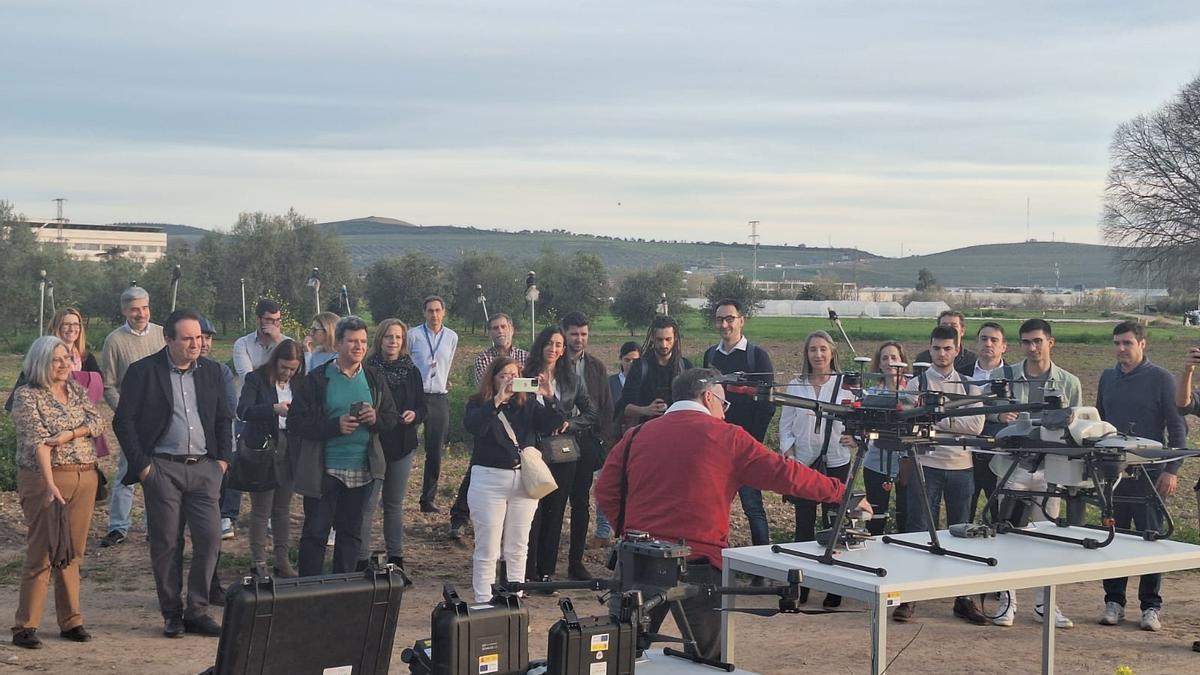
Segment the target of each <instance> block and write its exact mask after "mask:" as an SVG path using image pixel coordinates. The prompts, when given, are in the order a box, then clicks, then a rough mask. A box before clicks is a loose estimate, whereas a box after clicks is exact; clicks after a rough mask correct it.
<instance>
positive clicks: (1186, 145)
mask: <svg viewBox="0 0 1200 675" xmlns="http://www.w3.org/2000/svg"><path fill="white" fill-rule="evenodd" d="M1110 154H1111V160H1112V167H1111V168H1110V169H1109V173H1108V185H1107V186H1106V188H1105V191H1104V212H1103V215H1102V216H1101V225H1102V228H1103V232H1104V237H1105V239H1107V240H1108V241H1109V242H1110V243H1112V244H1115V245H1119V246H1127V247H1129V250H1128V252H1127V253H1126V255H1125V259H1124V260H1123V261H1122V262H1123V263H1124V265H1125V267H1126V268H1129V269H1130V270H1131V271H1135V272H1139V273H1141V274H1149V275H1153V276H1155V277H1157V278H1158V279H1159V280H1162V281H1166V282H1168V283H1172V284H1175V285H1180V286H1182V285H1186V286H1187V287H1190V288H1194V287H1195V282H1196V271H1195V269H1194V268H1195V265H1194V261H1195V260H1196V259H1197V256H1198V255H1200V77H1198V78H1196V79H1194V80H1192V81H1191V82H1189V83H1188V84H1186V85H1185V86H1184V87H1183V88H1182V89H1181V90H1180V91H1179V93H1178V94H1176V95H1175V96H1174V97H1173V98H1172V99H1171V100H1169V101H1167V102H1166V103H1164V104H1163V105H1162V106H1161V107H1159V108H1158V109H1157V110H1155V111H1154V112H1152V113H1150V114H1147V115H1139V116H1137V117H1135V118H1133V119H1132V120H1129V121H1128V122H1124V123H1122V124H1121V125H1120V126H1119V127H1117V130H1116V132H1115V133H1114V134H1113V141H1112V145H1111V147H1110ZM1139 276H1140V274H1139Z"/></svg>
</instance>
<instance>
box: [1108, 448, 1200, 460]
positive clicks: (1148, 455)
mask: <svg viewBox="0 0 1200 675" xmlns="http://www.w3.org/2000/svg"><path fill="white" fill-rule="evenodd" d="M1126 452H1128V453H1129V454H1131V455H1137V456H1138V457H1143V458H1145V459H1149V460H1154V461H1156V462H1169V461H1171V460H1175V459H1186V458H1188V457H1197V456H1200V450H1193V449H1191V448H1179V449H1171V448H1166V449H1163V450H1157V449H1153V448H1145V449H1140V450H1126Z"/></svg>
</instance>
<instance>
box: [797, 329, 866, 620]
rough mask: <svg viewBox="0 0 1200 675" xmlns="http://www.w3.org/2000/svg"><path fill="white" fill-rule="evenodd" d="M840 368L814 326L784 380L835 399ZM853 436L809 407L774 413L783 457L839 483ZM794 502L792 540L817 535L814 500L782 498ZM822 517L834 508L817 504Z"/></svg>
mask: <svg viewBox="0 0 1200 675" xmlns="http://www.w3.org/2000/svg"><path fill="white" fill-rule="evenodd" d="M841 371H842V368H841V365H840V364H839V362H838V350H837V345H836V344H834V342H833V338H832V337H831V336H830V335H829V333H826V332H825V331H823V330H818V331H813V332H812V333H809V334H808V337H807V338H805V340H804V365H803V366H802V367H801V370H800V376H799V377H797V378H794V379H793V380H792V381H791V382H789V383H788V386H787V393H788V394H791V395H792V396H801V397H804V398H810V399H816V400H820V401H832V402H837V401H838V400H839V399H840V398H841V395H840V393H839V392H840V391H841V388H842V372H841ZM853 443H854V441H853V440H852V439H849V438H848V437H846V436H844V435H843V426H842V423H841V422H838V421H835V420H829V419H822V418H820V417H817V416H816V415H815V414H814V413H813V412H812V411H811V410H802V409H800V408H793V407H790V406H784V408H783V411H782V412H781V413H780V416H779V449H780V450H781V451H782V452H783V455H784V457H788V458H791V459H793V460H795V461H797V462H803V463H804V464H805V465H807V466H809V467H811V468H812V469H815V470H817V471H820V472H821V473H823V474H825V475H826V476H830V477H832V478H837V479H838V480H840V481H842V482H843V483H844V482H846V476H847V475H848V474H849V473H850V447H851V446H852V445H853ZM785 501H788V502H790V503H791V504H792V505H793V506H794V507H795V508H796V530H795V541H812V540H814V539H815V538H816V520H817V502H814V501H811V500H808V499H796V498H791V497H788V498H785ZM821 510H822V522H824V523H825V525H824V527H829V524H828V520H829V517H830V515H832V513H833V512H834V509H833V508H830V506H829V505H828V504H825V505H822V507H821ZM800 597H801V601H806V600H807V599H808V589H807V588H802V589H801V596H800ZM841 603H842V597H841V596H840V595H835V594H833V593H830V594H828V595H826V596H825V602H824V605H825V606H826V607H838V606H839V605H841Z"/></svg>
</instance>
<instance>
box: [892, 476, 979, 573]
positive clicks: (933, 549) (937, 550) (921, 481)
mask: <svg viewBox="0 0 1200 675" xmlns="http://www.w3.org/2000/svg"><path fill="white" fill-rule="evenodd" d="M910 456H911V457H912V463H913V472H912V475H913V477H914V478H916V480H917V490H918V491H919V492H920V495H921V509H922V510H923V511H924V512H925V526H926V529H927V531H928V532H929V543H928V544H918V543H916V542H913V541H904V540H903V539H896V538H895V537H890V536H884V537H883V543H885V544H895V545H896V546H904V547H907V548H915V549H917V550H919V551H925V552H926V553H932V554H933V555H940V556H946V557H949V558H960V559H962V560H969V561H971V562H977V563H983V564H984V565H987V566H989V567H995V566H996V565H998V564H999V561H997V560H996V559H995V558H990V557H984V556H978V555H971V554H970V553H962V552H961V551H952V550H950V549H948V548H945V547H943V546H942V545H941V542H939V541H938V534H937V519H936V518H935V517H934V514H933V510H932V509H930V508H929V492H928V491H927V490H926V489H925V470H924V469H923V468H922V467H921V463H920V462H918V461H917V458H916V456H915V455H910Z"/></svg>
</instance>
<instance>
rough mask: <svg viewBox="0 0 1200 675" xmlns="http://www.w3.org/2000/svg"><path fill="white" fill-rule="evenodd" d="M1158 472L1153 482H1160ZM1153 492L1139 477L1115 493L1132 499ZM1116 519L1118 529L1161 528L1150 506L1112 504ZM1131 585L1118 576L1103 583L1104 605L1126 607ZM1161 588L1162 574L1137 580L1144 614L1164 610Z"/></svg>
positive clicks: (1152, 474) (1152, 477) (1123, 482)
mask: <svg viewBox="0 0 1200 675" xmlns="http://www.w3.org/2000/svg"><path fill="white" fill-rule="evenodd" d="M1157 477H1158V472H1154V473H1151V474H1150V479H1151V480H1152V481H1153V480H1155V479H1157ZM1153 490H1154V484H1153V483H1147V482H1146V481H1145V480H1142V479H1141V477H1140V475H1139V478H1138V479H1137V480H1129V479H1126V480H1123V481H1121V483H1120V485H1118V486H1117V489H1116V490H1115V491H1114V492H1115V495H1114V496H1117V497H1122V496H1124V497H1131V496H1143V495H1148V494H1150V492H1152V491H1153ZM1113 518H1115V519H1116V521H1117V527H1122V528H1128V527H1129V525H1130V522H1131V521H1132V523H1133V525H1134V526H1135V527H1136V528H1137V529H1138V530H1154V529H1158V526H1159V523H1158V513H1156V512H1155V511H1154V510H1153V509H1151V508H1149V507H1148V506H1143V505H1141V504H1128V503H1124V502H1116V503H1114V504H1113ZM1128 584H1129V577H1119V578H1116V579H1105V580H1104V602H1115V603H1118V604H1120V605H1121V606H1122V607H1124V606H1125V587H1126V586H1127V585H1128ZM1161 589H1162V575H1161V574H1143V575H1142V576H1141V577H1140V578H1139V579H1138V602H1139V604H1140V605H1141V608H1142V610H1143V611H1145V610H1147V609H1162V596H1161V595H1159V591H1160V590H1161Z"/></svg>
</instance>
